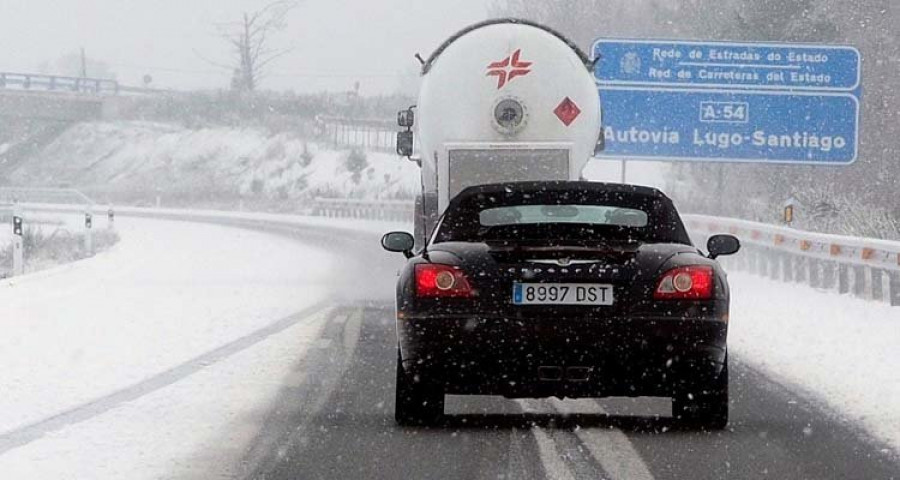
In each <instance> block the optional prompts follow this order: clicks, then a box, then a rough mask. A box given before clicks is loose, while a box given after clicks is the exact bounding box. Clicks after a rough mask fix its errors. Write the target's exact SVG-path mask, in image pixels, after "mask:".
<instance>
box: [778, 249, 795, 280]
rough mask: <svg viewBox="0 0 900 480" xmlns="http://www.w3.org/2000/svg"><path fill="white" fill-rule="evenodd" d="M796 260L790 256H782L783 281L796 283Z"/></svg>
mask: <svg viewBox="0 0 900 480" xmlns="http://www.w3.org/2000/svg"><path fill="white" fill-rule="evenodd" d="M794 262H795V261H794V259H792V258H791V256H790V255H788V254H784V253H783V254H781V279H782V280H783V281H785V282H793V281H794V265H793V264H794Z"/></svg>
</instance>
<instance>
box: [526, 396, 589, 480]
mask: <svg viewBox="0 0 900 480" xmlns="http://www.w3.org/2000/svg"><path fill="white" fill-rule="evenodd" d="M516 403H518V404H519V406H520V407H521V408H522V411H523V412H525V413H537V412H538V410H537V409H536V408H534V407H532V405H531V404H530V403H529V401H528V400H517V401H516ZM531 434H532V435H534V440H535V441H536V442H537V446H538V455H539V456H540V458H541V465H542V466H543V467H544V473H545V474H546V476H547V478H553V479H556V480H575V475H574V474H573V473H572V470H570V469H569V466H568V465H566V462H565V460H563V456H562V454H561V453H559V450H557V448H556V442H554V441H553V439H552V438H550V435H547V432H545V431H544V430H543V429H542V428H541V427H538V426H537V425H534V426H532V427H531Z"/></svg>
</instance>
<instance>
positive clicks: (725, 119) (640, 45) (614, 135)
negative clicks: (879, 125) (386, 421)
mask: <svg viewBox="0 0 900 480" xmlns="http://www.w3.org/2000/svg"><path fill="white" fill-rule="evenodd" d="M593 54H594V57H595V58H599V60H598V61H597V62H596V67H595V71H594V75H595V77H596V79H597V83H598V85H599V88H600V94H601V102H602V105H603V109H604V114H603V122H604V127H605V132H606V137H607V142H606V151H604V152H603V153H602V154H600V155H599V157H601V158H613V159H644V160H691V161H738V162H756V163H803V164H827V165H845V164H849V163H852V162H854V161H855V160H856V157H857V138H858V134H859V94H860V90H861V89H860V84H861V82H860V71H861V70H860V54H859V51H858V50H856V49H855V48H852V47H844V46H817V45H777V44H769V43H761V44H747V43H717V42H713V43H699V42H674V41H644V40H633V41H631V40H604V39H601V40H597V42H596V43H595V44H594V49H593Z"/></svg>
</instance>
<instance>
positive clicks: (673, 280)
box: [653, 265, 714, 300]
mask: <svg viewBox="0 0 900 480" xmlns="http://www.w3.org/2000/svg"><path fill="white" fill-rule="evenodd" d="M713 276H714V273H713V269H712V267H708V266H705V265H697V266H690V267H678V268H673V269H672V270H669V271H668V272H666V273H665V274H663V276H662V277H661V278H660V279H659V283H658V284H657V286H656V292H654V294H653V298H655V299H656V300H709V299H710V298H712V296H713V280H714V277H713Z"/></svg>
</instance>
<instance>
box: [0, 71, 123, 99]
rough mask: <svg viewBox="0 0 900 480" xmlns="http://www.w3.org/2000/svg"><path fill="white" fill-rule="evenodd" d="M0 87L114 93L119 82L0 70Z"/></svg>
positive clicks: (117, 91) (117, 90) (97, 93)
mask: <svg viewBox="0 0 900 480" xmlns="http://www.w3.org/2000/svg"><path fill="white" fill-rule="evenodd" d="M0 88H4V89H6V88H10V89H17V90H42V91H50V92H69V93H73V92H74V93H83V94H84V93H87V94H94V95H102V94H108V95H116V94H118V93H119V82H117V81H115V80H107V79H102V78H81V77H65V76H60V75H43V74H34V73H12V72H0Z"/></svg>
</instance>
